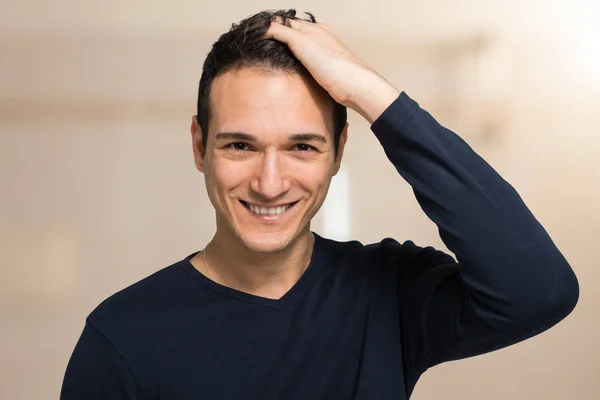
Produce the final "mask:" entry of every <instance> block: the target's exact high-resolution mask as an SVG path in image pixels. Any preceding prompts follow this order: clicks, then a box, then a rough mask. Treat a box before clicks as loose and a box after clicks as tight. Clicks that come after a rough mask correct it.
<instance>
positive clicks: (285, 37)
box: [264, 17, 400, 123]
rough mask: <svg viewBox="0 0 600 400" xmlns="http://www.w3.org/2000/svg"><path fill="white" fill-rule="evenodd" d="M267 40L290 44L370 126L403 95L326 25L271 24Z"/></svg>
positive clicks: (329, 89)
mask: <svg viewBox="0 0 600 400" xmlns="http://www.w3.org/2000/svg"><path fill="white" fill-rule="evenodd" d="M264 39H275V40H278V41H280V42H283V43H285V44H287V46H288V47H289V49H290V50H291V51H292V53H294V56H296V58H297V59H298V60H299V61H300V62H301V63H302V64H303V65H304V66H305V67H306V69H307V70H308V71H309V72H310V74H311V75H312V76H313V78H314V79H315V80H316V81H317V83H319V85H321V86H322V87H323V88H324V89H325V90H327V92H329V94H330V95H331V97H333V99H334V100H335V101H337V102H338V103H340V104H342V105H344V106H346V107H349V108H351V109H353V110H354V111H356V112H358V113H359V114H360V115H362V116H363V117H364V118H365V119H367V121H369V123H373V122H374V121H375V120H376V119H377V117H378V116H379V115H381V113H382V112H383V111H385V109H386V108H387V107H388V106H389V105H390V104H391V103H392V102H393V101H394V100H395V99H396V98H397V97H398V96H399V95H400V91H399V90H398V89H396V88H395V87H394V86H393V85H392V84H391V83H389V82H388V81H387V80H386V79H385V78H383V77H382V76H381V75H379V74H378V73H377V72H376V71H375V70H373V69H372V68H371V67H370V66H369V65H367V64H366V63H365V62H364V61H362V60H361V59H360V58H358V56H356V55H355V54H354V53H353V52H352V51H351V50H350V49H349V48H348V47H347V46H346V45H345V44H344V43H343V42H342V41H341V40H340V39H339V38H338V37H337V36H336V35H335V34H334V33H333V31H332V30H331V28H330V27H329V26H328V25H326V24H321V23H313V22H309V21H304V20H300V19H291V18H288V19H285V21H283V19H282V18H281V17H279V18H277V19H276V20H274V21H272V22H271V25H270V27H269V29H268V30H267V33H266V34H265V36H264Z"/></svg>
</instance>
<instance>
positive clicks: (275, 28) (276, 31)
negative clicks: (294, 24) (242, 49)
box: [263, 21, 294, 44]
mask: <svg viewBox="0 0 600 400" xmlns="http://www.w3.org/2000/svg"><path fill="white" fill-rule="evenodd" d="M293 35H294V29H293V28H289V27H287V26H285V25H283V24H282V23H280V22H278V21H272V22H271V26H269V29H267V32H266V33H265V35H264V36H263V39H275V40H278V41H280V42H283V43H286V44H287V43H289V42H290V40H291V39H292V37H293Z"/></svg>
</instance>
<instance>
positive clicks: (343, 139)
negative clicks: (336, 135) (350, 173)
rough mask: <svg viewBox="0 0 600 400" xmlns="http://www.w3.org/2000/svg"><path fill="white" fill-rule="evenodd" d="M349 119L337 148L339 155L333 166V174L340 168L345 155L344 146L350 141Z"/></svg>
mask: <svg viewBox="0 0 600 400" xmlns="http://www.w3.org/2000/svg"><path fill="white" fill-rule="evenodd" d="M348 126H349V124H348V121H346V125H345V126H344V129H342V134H341V135H340V142H339V143H338V148H337V156H336V158H335V164H334V166H333V175H334V176H335V175H336V174H337V173H338V171H339V170H340V165H341V164H342V156H343V155H344V146H345V145H346V142H347V141H348Z"/></svg>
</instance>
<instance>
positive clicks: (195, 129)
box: [190, 115, 205, 173]
mask: <svg viewBox="0 0 600 400" xmlns="http://www.w3.org/2000/svg"><path fill="white" fill-rule="evenodd" d="M190 133H191V134H192V149H193V150H194V164H196V168H198V171H200V172H202V173H204V155H205V149H204V146H203V145H202V129H201V128H200V125H199V124H198V119H197V118H196V116H195V115H194V116H193V117H192V124H191V125H190Z"/></svg>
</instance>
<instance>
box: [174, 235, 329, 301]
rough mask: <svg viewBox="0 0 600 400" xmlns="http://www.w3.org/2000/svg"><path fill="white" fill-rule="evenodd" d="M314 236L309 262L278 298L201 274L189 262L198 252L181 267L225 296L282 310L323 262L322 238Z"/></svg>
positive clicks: (309, 280) (315, 273)
mask: <svg viewBox="0 0 600 400" xmlns="http://www.w3.org/2000/svg"><path fill="white" fill-rule="evenodd" d="M312 234H313V235H314V237H315V242H314V246H313V252H312V255H311V259H310V263H309V264H308V268H306V270H305V271H304V273H303V274H302V275H301V276H300V279H298V281H296V283H295V284H294V285H293V286H292V287H291V288H290V290H288V291H287V292H286V293H285V294H284V295H283V296H282V297H280V298H279V299H269V298H266V297H261V296H256V295H253V294H250V293H246V292H242V291H240V290H237V289H233V288H230V287H227V286H224V285H221V284H219V283H217V282H215V281H213V280H211V279H209V278H208V277H207V276H205V275H204V274H202V273H201V272H200V271H198V270H197V269H196V267H194V265H193V264H192V263H191V261H190V260H191V259H192V258H193V257H194V256H195V255H196V254H198V253H199V252H200V250H199V251H196V252H195V253H192V254H190V255H189V256H187V257H185V258H184V259H183V260H181V261H180V265H181V268H182V269H183V270H184V271H185V272H187V273H188V274H189V275H190V276H191V277H192V278H194V279H195V280H196V281H198V282H199V283H200V284H202V285H204V286H206V287H207V288H208V289H210V290H212V291H214V292H217V293H220V294H222V295H225V296H229V297H233V298H235V299H238V300H241V301H245V302H248V303H252V304H256V305H259V306H262V307H267V308H272V309H274V310H283V309H285V308H286V306H287V305H288V304H290V303H291V302H292V301H293V300H294V299H295V298H296V297H298V296H299V295H300V294H301V293H303V292H304V291H306V289H307V288H308V287H309V286H310V285H311V284H312V282H313V281H314V278H315V277H316V276H317V275H318V274H319V271H320V270H321V269H322V266H323V264H324V260H323V254H322V248H323V241H324V239H323V238H322V237H321V236H319V235H317V234H316V233H315V232H312Z"/></svg>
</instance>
